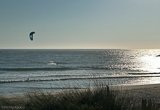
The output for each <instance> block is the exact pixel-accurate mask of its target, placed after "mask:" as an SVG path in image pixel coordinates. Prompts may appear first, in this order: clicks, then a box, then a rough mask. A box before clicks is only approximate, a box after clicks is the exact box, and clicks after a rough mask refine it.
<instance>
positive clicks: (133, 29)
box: [0, 0, 160, 49]
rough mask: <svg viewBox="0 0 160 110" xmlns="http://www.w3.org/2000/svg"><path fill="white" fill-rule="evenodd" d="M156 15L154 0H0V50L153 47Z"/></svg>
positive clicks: (159, 7)
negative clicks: (30, 34) (32, 34)
mask: <svg viewBox="0 0 160 110" xmlns="http://www.w3.org/2000/svg"><path fill="white" fill-rule="evenodd" d="M159 12H160V0H0V49H12V48H13V49H112V48H114V49H121V48H125V49H139V48H143V49H159V48H160V43H159V42H160V14H159ZM31 31H35V32H36V33H35V35H34V40H33V41H30V39H29V33H30V32H31Z"/></svg>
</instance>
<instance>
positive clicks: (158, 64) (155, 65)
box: [140, 55, 160, 73]
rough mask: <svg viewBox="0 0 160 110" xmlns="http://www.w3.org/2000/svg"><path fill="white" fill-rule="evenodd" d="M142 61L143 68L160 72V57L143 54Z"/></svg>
mask: <svg viewBox="0 0 160 110" xmlns="http://www.w3.org/2000/svg"><path fill="white" fill-rule="evenodd" d="M140 60H141V63H142V65H141V66H142V70H143V71H147V72H151V73H153V72H160V57H157V56H153V55H152V56H149V55H146V56H143V57H141V58H140Z"/></svg>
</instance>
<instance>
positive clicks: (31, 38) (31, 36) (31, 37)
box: [29, 32, 35, 40]
mask: <svg viewBox="0 0 160 110" xmlns="http://www.w3.org/2000/svg"><path fill="white" fill-rule="evenodd" d="M33 34H35V32H31V33H30V34H29V37H30V40H33Z"/></svg>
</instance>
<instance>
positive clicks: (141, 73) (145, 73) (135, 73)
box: [128, 72, 160, 75]
mask: <svg viewBox="0 0 160 110" xmlns="http://www.w3.org/2000/svg"><path fill="white" fill-rule="evenodd" d="M128 74H131V75H147V74H151V75H152V74H160V72H152V73H151V72H134V73H128Z"/></svg>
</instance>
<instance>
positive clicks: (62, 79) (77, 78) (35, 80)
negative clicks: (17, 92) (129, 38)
mask: <svg viewBox="0 0 160 110" xmlns="http://www.w3.org/2000/svg"><path fill="white" fill-rule="evenodd" d="M143 77H160V76H146V75H142V76H139V75H133V76H106V77H101V76H98V77H96V76H94V77H70V78H57V79H29V78H27V79H25V80H1V81H0V83H1V84H2V83H19V82H20V83H21V82H41V81H65V80H93V79H119V78H143Z"/></svg>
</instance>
